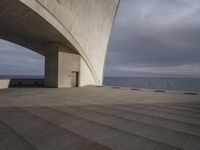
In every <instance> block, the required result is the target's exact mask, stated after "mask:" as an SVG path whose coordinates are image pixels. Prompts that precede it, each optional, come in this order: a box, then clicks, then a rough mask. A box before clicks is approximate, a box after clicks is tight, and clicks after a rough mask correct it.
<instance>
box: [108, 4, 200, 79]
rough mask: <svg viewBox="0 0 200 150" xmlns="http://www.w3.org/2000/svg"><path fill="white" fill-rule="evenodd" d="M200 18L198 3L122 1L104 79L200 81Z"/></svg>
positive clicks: (112, 36)
mask: <svg viewBox="0 0 200 150" xmlns="http://www.w3.org/2000/svg"><path fill="white" fill-rule="evenodd" d="M199 14H200V1H196V0H165V1H163V0H122V1H121V5H120V9H119V12H118V17H117V19H116V22H115V25H114V28H113V31H112V35H111V40H110V45H109V48H108V49H109V52H108V57H107V65H106V66H107V67H106V71H105V75H125V76H126V75H127V74H128V75H134V73H135V72H137V73H138V72H141V74H142V73H144V72H145V73H144V74H145V75H146V71H147V72H149V73H151V75H152V74H153V73H155V75H163V74H164V75H165V76H166V75H167V74H168V75H169V76H170V75H181V76H187V75H190V76H195V77H196V76H198V75H199V77H200V73H199V71H196V69H197V68H199V66H200V59H199V58H200V49H199V48H200V18H199ZM183 66H184V67H183ZM191 66H193V67H191ZM187 67H189V68H190V69H188V68H187ZM121 68H124V69H123V70H121ZM191 68H194V69H193V70H192V69H191ZM133 70H134V71H133ZM136 70H137V71H136ZM165 70H166V71H165ZM183 70H185V71H183Z"/></svg>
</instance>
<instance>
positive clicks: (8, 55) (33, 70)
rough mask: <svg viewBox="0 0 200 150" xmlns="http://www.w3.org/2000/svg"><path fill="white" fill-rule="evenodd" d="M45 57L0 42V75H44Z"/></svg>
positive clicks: (2, 41) (14, 45) (5, 42)
mask: <svg viewBox="0 0 200 150" xmlns="http://www.w3.org/2000/svg"><path fill="white" fill-rule="evenodd" d="M43 74H44V57H43V56H41V55H39V54H37V53H35V52H33V51H31V50H29V49H26V48H23V47H21V46H18V45H16V44H13V43H10V42H7V41H4V40H0V75H43Z"/></svg>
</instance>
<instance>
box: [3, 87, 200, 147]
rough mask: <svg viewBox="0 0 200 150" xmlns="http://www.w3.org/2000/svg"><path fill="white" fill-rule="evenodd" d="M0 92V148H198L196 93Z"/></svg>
mask: <svg viewBox="0 0 200 150" xmlns="http://www.w3.org/2000/svg"><path fill="white" fill-rule="evenodd" d="M0 95H1V96H0V139H1V140H0V149H1V150H7V149H12V150H13V149H15V150H27V149H38V150H45V149H46V150H47V149H48V150H49V149H52V150H54V149H55V150H58V149H59V150H66V149H67V150H88V149H91V150H96V149H98V150H100V149H105V150H107V149H114V150H199V149H200V109H199V108H200V95H197V96H192V95H184V94H183V93H181V92H179V93H178V92H167V93H154V92H153V91H151V90H141V91H133V90H130V89H112V88H110V87H105V88H99V87H84V88H71V89H70V88H69V89H45V88H44V89H6V90H0Z"/></svg>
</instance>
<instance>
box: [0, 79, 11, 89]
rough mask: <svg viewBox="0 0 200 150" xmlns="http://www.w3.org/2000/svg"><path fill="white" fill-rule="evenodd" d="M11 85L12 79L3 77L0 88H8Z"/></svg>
mask: <svg viewBox="0 0 200 150" xmlns="http://www.w3.org/2000/svg"><path fill="white" fill-rule="evenodd" d="M9 85H10V80H9V79H2V80H0V89H6V88H8V87H9Z"/></svg>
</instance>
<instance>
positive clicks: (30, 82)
mask: <svg viewBox="0 0 200 150" xmlns="http://www.w3.org/2000/svg"><path fill="white" fill-rule="evenodd" d="M24 86H29V87H40V86H44V79H0V89H6V88H9V87H24Z"/></svg>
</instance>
